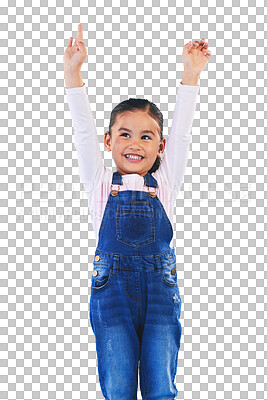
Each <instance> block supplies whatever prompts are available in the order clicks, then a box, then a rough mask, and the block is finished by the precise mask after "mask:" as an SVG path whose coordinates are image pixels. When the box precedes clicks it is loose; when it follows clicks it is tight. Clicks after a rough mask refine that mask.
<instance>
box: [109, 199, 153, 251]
mask: <svg viewBox="0 0 267 400" xmlns="http://www.w3.org/2000/svg"><path fill="white" fill-rule="evenodd" d="M140 203H141V202H139V204H124V205H123V204H121V205H118V206H117V210H116V238H117V239H118V240H119V241H121V242H124V243H127V244H129V245H131V246H143V245H145V244H148V243H151V242H153V241H155V221H154V210H153V207H152V206H150V205H149V204H147V202H144V204H140Z"/></svg>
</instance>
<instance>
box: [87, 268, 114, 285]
mask: <svg viewBox="0 0 267 400" xmlns="http://www.w3.org/2000/svg"><path fill="white" fill-rule="evenodd" d="M93 264H94V269H93V273H92V278H91V289H94V290H103V289H105V288H106V287H107V286H109V285H110V282H111V280H112V276H113V269H112V266H110V265H105V264H101V263H100V262H96V261H94V263H93Z"/></svg>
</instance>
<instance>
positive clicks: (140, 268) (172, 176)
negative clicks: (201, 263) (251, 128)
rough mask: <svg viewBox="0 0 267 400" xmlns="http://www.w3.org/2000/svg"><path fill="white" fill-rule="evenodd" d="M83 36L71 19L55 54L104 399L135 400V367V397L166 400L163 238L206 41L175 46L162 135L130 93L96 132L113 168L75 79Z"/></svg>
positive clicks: (173, 354)
mask: <svg viewBox="0 0 267 400" xmlns="http://www.w3.org/2000/svg"><path fill="white" fill-rule="evenodd" d="M82 40H83V33H82V25H81V24H80V25H79V28H78V34H77V37H76V41H75V44H74V45H73V46H72V38H70V40H69V43H68V47H67V48H66V50H65V53H64V73H65V84H66V86H65V90H66V94H67V101H68V104H69V108H70V112H71V117H72V121H73V128H74V145H75V148H76V150H77V155H78V164H79V174H80V178H81V181H82V183H83V185H84V189H85V191H86V193H87V196H88V200H89V203H88V204H89V209H90V212H91V216H92V222H93V227H94V230H95V233H96V238H97V248H96V251H95V257H94V262H93V274H92V278H91V299H90V322H91V326H92V329H93V332H94V335H95V340H96V350H97V357H98V372H99V381H100V386H101V390H102V393H103V395H104V397H105V399H108V400H134V399H137V384H138V365H139V373H140V389H141V393H142V397H143V399H145V400H149V399H161V400H163V399H164V400H165V399H174V398H175V397H176V396H177V393H178V390H177V388H176V386H175V383H174V380H175V375H176V370H177V362H178V351H179V348H180V339H181V334H182V326H181V323H180V321H179V318H180V313H181V303H182V302H181V297H180V292H179V288H178V284H177V282H178V280H177V271H179V270H180V269H181V268H182V266H181V265H180V263H179V261H178V264H176V255H175V249H174V247H173V242H172V238H173V227H172V219H173V208H174V205H175V200H176V198H177V196H178V193H179V189H180V186H181V184H182V182H183V177H184V173H185V169H186V164H187V157H188V151H189V145H190V143H191V134H190V132H191V128H192V123H193V116H194V112H195V107H196V102H197V95H198V91H199V86H198V79H199V75H200V73H201V71H202V70H203V69H204V67H205V65H206V64H207V62H208V60H209V58H210V54H211V53H210V52H209V51H207V47H208V44H207V43H205V39H202V40H201V41H200V42H197V41H196V42H194V43H193V44H192V43H191V42H189V43H188V44H187V45H185V46H184V48H183V64H184V74H183V78H182V82H180V85H179V90H178V94H177V101H176V105H175V109H174V114H173V123H172V127H171V130H170V134H169V136H168V139H167V141H166V139H164V138H163V132H162V131H163V116H162V113H161V112H160V110H159V109H158V108H157V106H156V105H155V104H154V103H152V102H150V101H148V100H145V99H133V98H131V99H129V100H125V101H123V102H121V103H120V104H118V105H117V106H116V107H115V108H114V109H113V110H112V112H111V117H110V123H109V130H108V131H107V132H106V133H105V136H104V144H105V147H106V149H107V151H112V156H113V159H114V161H115V164H116V169H117V171H116V172H114V173H112V171H111V170H110V169H108V168H106V167H105V166H104V163H103V161H102V158H101V151H100V146H99V142H98V138H97V132H96V128H95V124H94V120H93V115H92V111H91V108H90V104H89V101H88V96H87V95H86V87H85V86H84V84H83V81H82V78H81V73H80V69H81V65H82V63H83V61H84V60H85V58H86V56H87V52H86V48H85V45H84V43H83V41H82ZM165 145H166V146H165ZM163 152H164V157H163V160H162V161H161V156H162V155H163ZM177 267H178V268H177Z"/></svg>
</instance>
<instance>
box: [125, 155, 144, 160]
mask: <svg viewBox="0 0 267 400" xmlns="http://www.w3.org/2000/svg"><path fill="white" fill-rule="evenodd" d="M125 157H126V158H132V159H133V160H141V158H142V157H138V156H131V155H129V154H126V155H125Z"/></svg>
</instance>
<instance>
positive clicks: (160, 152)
mask: <svg viewBox="0 0 267 400" xmlns="http://www.w3.org/2000/svg"><path fill="white" fill-rule="evenodd" d="M165 146H166V139H165V138H163V139H162V140H161V141H160V143H159V148H158V153H157V156H159V157H161V156H162V154H163V153H164V150H165Z"/></svg>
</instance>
